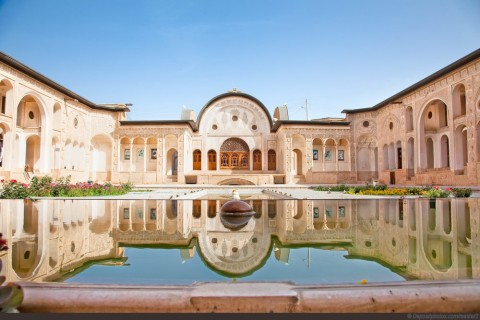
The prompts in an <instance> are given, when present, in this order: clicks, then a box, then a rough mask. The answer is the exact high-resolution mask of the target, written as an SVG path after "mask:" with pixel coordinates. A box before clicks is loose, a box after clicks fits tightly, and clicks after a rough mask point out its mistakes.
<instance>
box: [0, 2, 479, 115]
mask: <svg viewBox="0 0 480 320" xmlns="http://www.w3.org/2000/svg"><path fill="white" fill-rule="evenodd" d="M478 48H480V0H401V1H400V0H365V1H360V0H335V1H332V0H328V1H327V0H236V1H231V0H41V1H40V0H0V51H3V52H4V53H6V54H8V55H10V56H12V57H13V58H15V59H17V60H19V61H20V62H22V63H24V64H26V65H27V66H29V67H31V68H33V69H34V70H36V71H38V72H40V73H42V74H43V75H45V76H47V77H49V78H51V79H52V80H54V81H56V82H57V83H59V84H61V85H63V86H65V87H67V88H69V89H70V90H72V91H74V92H76V93H78V94H79V95H81V96H83V97H85V98H86V99H89V100H91V101H92V102H96V103H115V102H118V103H127V102H128V103H133V106H132V107H131V112H130V115H129V118H130V119H132V120H143V119H159V120H165V119H179V117H180V113H181V108H182V106H186V107H188V108H191V109H193V110H195V112H196V114H197V115H198V113H199V111H200V110H201V108H202V107H203V106H204V105H205V103H206V102H207V101H208V100H210V99H211V98H213V97H214V96H216V95H218V94H221V93H224V92H226V91H228V90H230V89H232V88H234V87H235V88H237V89H239V90H241V91H243V92H245V93H248V94H251V95H253V96H254V97H256V98H258V99H259V100H260V101H262V102H263V103H264V104H265V106H266V107H267V108H268V109H269V110H270V112H271V113H273V110H274V108H275V107H276V106H279V105H282V104H283V103H286V104H287V106H288V108H289V113H290V118H291V119H305V118H306V113H305V109H303V108H301V106H304V105H305V99H308V112H309V118H310V119H312V118H321V117H340V116H342V114H341V110H343V109H354V108H365V107H371V106H373V105H375V104H377V103H378V102H381V101H382V100H384V99H386V98H388V97H390V96H392V95H394V94H395V93H397V92H399V91H401V90H403V89H405V88H406V87H408V86H410V85H412V84H413V83H415V82H417V81H419V80H421V79H423V78H425V77H426V76H428V75H430V74H432V73H434V72H435V71H437V70H439V69H441V68H443V67H445V66H447V65H448V64H450V63H452V62H454V61H455V60H458V59H459V58H461V57H463V56H465V55H467V54H468V53H470V52H472V51H474V50H476V49H478Z"/></svg>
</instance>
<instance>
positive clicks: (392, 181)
mask: <svg viewBox="0 0 480 320" xmlns="http://www.w3.org/2000/svg"><path fill="white" fill-rule="evenodd" d="M390 184H395V171H390Z"/></svg>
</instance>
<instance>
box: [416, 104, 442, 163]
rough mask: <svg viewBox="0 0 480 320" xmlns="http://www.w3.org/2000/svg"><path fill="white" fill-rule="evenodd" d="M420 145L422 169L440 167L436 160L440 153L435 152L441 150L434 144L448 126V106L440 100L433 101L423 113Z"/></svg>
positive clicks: (420, 125)
mask: <svg viewBox="0 0 480 320" xmlns="http://www.w3.org/2000/svg"><path fill="white" fill-rule="evenodd" d="M418 124H419V127H418V128H419V140H418V142H419V145H417V146H416V148H417V154H418V155H419V157H420V158H419V160H420V161H419V163H418V166H419V168H420V169H431V168H434V167H435V166H439V165H440V161H439V160H438V159H436V158H437V157H439V156H440V153H435V152H434V151H435V150H437V149H438V148H439V146H438V145H435V144H434V141H436V142H437V143H438V142H439V141H440V138H441V136H442V135H443V134H444V132H445V127H447V126H448V111H447V105H446V104H445V102H443V101H442V100H440V99H436V100H432V101H430V102H429V103H428V104H427V105H425V108H424V109H423V111H422V115H421V117H420V119H419V122H418ZM424 151H427V152H424Z"/></svg>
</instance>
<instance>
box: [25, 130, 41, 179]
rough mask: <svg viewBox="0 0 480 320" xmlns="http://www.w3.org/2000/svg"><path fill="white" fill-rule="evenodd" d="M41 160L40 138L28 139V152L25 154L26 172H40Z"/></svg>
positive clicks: (31, 137) (32, 137)
mask: <svg viewBox="0 0 480 320" xmlns="http://www.w3.org/2000/svg"><path fill="white" fill-rule="evenodd" d="M39 160H40V138H39V137H38V136H36V135H35V136H30V137H29V138H28V139H27V152H26V153H25V171H26V172H35V169H37V170H38V165H39V163H38V162H39Z"/></svg>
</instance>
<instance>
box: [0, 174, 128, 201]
mask: <svg viewBox="0 0 480 320" xmlns="http://www.w3.org/2000/svg"><path fill="white" fill-rule="evenodd" d="M0 182H1V189H0V198H1V199H25V198H28V197H86V196H111V195H122V194H126V193H128V192H130V191H131V190H132V185H131V184H130V183H124V184H121V185H113V184H111V183H108V182H107V183H105V184H100V183H88V182H78V183H75V184H71V183H70V176H68V177H62V178H59V179H57V180H55V181H53V178H52V177H49V176H43V177H33V178H32V179H31V180H30V184H29V185H28V184H25V183H21V182H19V181H17V180H14V179H12V180H10V181H5V180H1V181H0Z"/></svg>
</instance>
